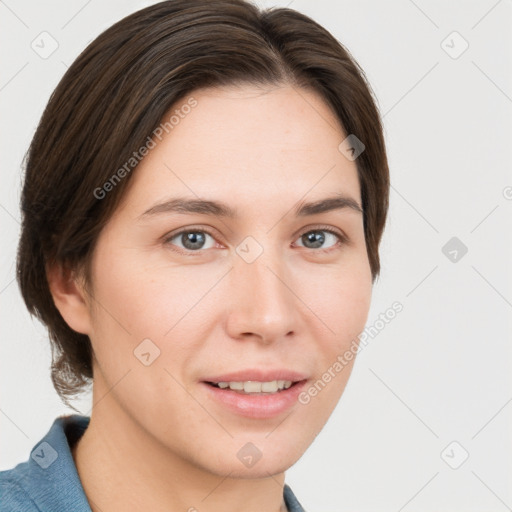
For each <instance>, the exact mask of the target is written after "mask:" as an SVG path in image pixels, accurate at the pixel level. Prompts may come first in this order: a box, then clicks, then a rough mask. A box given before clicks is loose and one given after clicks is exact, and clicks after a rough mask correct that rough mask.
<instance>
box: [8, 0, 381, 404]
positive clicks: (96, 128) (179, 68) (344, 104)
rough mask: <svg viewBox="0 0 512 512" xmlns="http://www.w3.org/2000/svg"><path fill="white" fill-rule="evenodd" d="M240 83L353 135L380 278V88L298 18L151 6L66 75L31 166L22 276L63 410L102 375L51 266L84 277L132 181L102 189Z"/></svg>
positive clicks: (218, 3) (282, 12)
mask: <svg viewBox="0 0 512 512" xmlns="http://www.w3.org/2000/svg"><path fill="white" fill-rule="evenodd" d="M245 83H247V84H261V85H273V84H283V83H285V84H290V85H292V86H297V87H301V88H309V89H312V90H314V91H316V92H317V93H318V94H319V95H320V96H321V97H322V98H323V99H324V101H325V102H326V104H327V105H329V106H330V107H331V109H332V110H333V112H334V113H335V114H336V116H337V118H338V119H339V121H340V123H341V125H342V126H343V128H344V129H345V132H346V134H347V135H348V134H353V135H355V136H356V137H357V138H358V139H359V140H361V141H362V142H363V144H364V145H365V150H364V152H363V153H361V154H360V155H359V157H358V158H357V160H356V164H357V171H358V177H359V183H360V187H361V200H362V206H363V211H364V214H363V215H364V232H365V240H366V245H367V251H368V258H369V263H370V267H371V272H372V280H373V281H375V278H376V277H377V275H378V274H379V271H380V262H379V253H378V247H379V243H380V239H381V236H382V232H383V230H384V225H385V221H386V215H387V210H388V196H389V171H388V163H387V157H386V150H385V144H384V137H383V132H382V124H381V119H380V115H379V112H378V109H377V107H376V103H375V100H374V95H373V91H372V90H371V87H370V85H369V84H368V82H367V79H366V77H365V74H364V72H363V70H362V69H361V68H360V67H359V65H358V64H357V62H356V61H355V60H354V58H353V57H352V56H351V55H350V53H349V52H348V50H346V49H345V48H344V47H343V46H342V45H341V44H340V43H339V42H338V41H337V40H336V39H335V38H334V37H333V36H332V35H331V34H330V33H329V32H328V31H327V30H325V29H324V28H323V27H321V26H320V25H319V24H317V23H316V22H315V21H313V20H312V19H310V18H308V17H307V16H305V15H303V14H301V13H298V12H296V11H294V10H292V9H287V8H270V9H267V10H260V9H258V8H257V7H256V6H255V5H253V4H251V3H249V2H246V1H244V0H214V1H211V0H193V1H191V0H170V1H165V2H161V3H158V4H156V5H153V6H151V7H147V8H145V9H143V10H140V11H138V12H136V13H134V14H132V15H130V16H128V17H126V18H124V19H122V20H121V21H119V22H117V23H116V24H114V25H113V26H112V27H110V28H109V29H107V30H106V31H105V32H103V33H102V34H101V35H100V36H98V37H97V38H96V39H95V40H94V41H93V42H92V43H91V44H90V45H89V46H88V47H87V48H86V49H85V50H84V51H83V52H82V53H81V55H80V56H79V57H78V58H77V59H76V60H75V62H74V63H73V64H72V65H71V66H70V67H69V69H68V70H67V72H66V73H65V75H64V77H63V78H62V80H61V81H60V83H59V84H58V86H57V88H56V89H55V91H54V93H53V94H52V96H51V98H50V100H49V102H48V105H47V106H46V109H45V111H44V113H43V116H42V118H41V120H40V123H39V125H38V127H37V130H36V133H35V135H34V137H33V140H32V142H31V145H30V148H29V151H28V154H27V158H26V166H25V177H24V185H23V191H22V198H21V209H22V230H21V237H20V241H19V247H18V256H17V278H18V283H19V286H20V289H21V293H22V296H23V299H24V300H25V303H26V305H27V308H28V310H29V311H30V313H31V314H33V315H36V316H37V317H38V318H39V319H40V320H41V321H42V322H43V323H44V324H45V325H46V326H47V327H48V332H49V338H50V342H51V347H52V367H51V377H52V382H53V385H54V387H55V389H56V391H57V393H58V394H59V396H60V397H61V399H62V400H63V401H64V402H65V403H67V404H68V405H69V402H68V400H67V399H68V398H70V397H72V396H73V395H76V394H77V393H79V392H80V391H82V390H83V388H84V387H85V386H86V385H87V384H89V383H90V381H91V379H92V377H93V375H92V348H91V343H90V340H89V337H88V336H86V335H84V334H80V333H77V332H75V331H74V330H72V329H71V328H70V327H69V326H68V325H67V324H66V322H65V321H64V319H63V318H62V316H61V315H60V313H59V311H58V310H57V308H56V307H55V304H54V302H53V298H52V295H51V292H50V289H49V285H48V280H47V274H46V268H47V265H48V264H49V263H59V264H63V265H66V266H69V267H70V268H72V269H79V268H85V269H87V268H88V262H90V257H91V255H92V252H93V250H94V246H95V242H96V240H97V238H98V235H99V233H100V231H101V230H102V228H103V226H104V225H105V224H106V222H107V221H108V219H109V218H110V216H111V214H112V213H113V212H114V210H115V209H116V207H117V205H118V204H119V201H120V199H121V197H122V195H123V191H125V190H126V187H127V185H128V183H129V182H130V178H131V176H132V175H133V172H130V173H124V174H126V175H123V179H122V180H119V182H116V184H115V186H114V187H111V190H109V193H108V194H105V197H102V198H100V199H99V198H98V192H97V191H98V187H102V186H103V185H104V184H105V183H106V182H107V181H108V180H109V179H110V178H111V177H112V175H113V172H115V171H116V170H118V169H120V168H121V167H122V166H123V164H125V163H126V162H127V161H129V159H130V158H131V157H132V154H133V152H134V151H135V150H136V149H138V148H139V147H141V146H143V145H144V144H145V142H146V141H147V140H148V137H149V136H150V135H151V134H152V133H153V131H154V130H155V129H156V128H157V127H158V125H159V124H160V123H161V120H162V118H163V116H164V115H165V114H166V112H168V109H169V108H170V107H171V106H172V105H174V104H176V103H177V102H178V101H181V100H183V99H184V98H186V97H187V95H190V94H191V93H192V92H193V91H194V90H196V89H199V88H205V87H213V86H223V85H236V84H245ZM340 142H341V141H340ZM95 191H96V193H95ZM85 275H86V276H88V272H86V273H85Z"/></svg>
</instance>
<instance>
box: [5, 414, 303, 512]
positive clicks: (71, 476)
mask: <svg viewBox="0 0 512 512" xmlns="http://www.w3.org/2000/svg"><path fill="white" fill-rule="evenodd" d="M89 420H90V418H89V417H88V416H80V415H78V414H71V415H68V416H59V417H58V418H56V419H55V421H54V422H53V424H52V426H51V428H50V430H49V431H48V433H47V434H46V435H45V436H44V437H43V438H42V439H41V440H40V441H39V442H38V443H37V444H36V445H35V446H34V448H33V449H32V451H31V452H30V457H29V459H28V460H27V461H26V462H21V463H20V464H18V465H17V466H16V467H14V468H12V469H9V470H7V471H0V512H8V511H9V512H60V511H62V512H91V508H90V506H89V503H88V501H87V497H86V496H85V492H84V489H83V487H82V483H81V482H80V478H79V476H78V472H77V470H76V466H75V461H74V459H73V455H72V454H71V448H70V446H73V445H74V443H75V442H76V441H77V440H78V439H79V438H80V437H81V436H82V434H83V433H84V432H85V429H86V428H87V426H88V425H89ZM283 496H284V501H285V503H286V506H287V507H288V510H289V512H305V511H304V509H303V508H302V506H301V504H300V503H299V502H298V501H297V498H296V497H295V495H294V494H293V492H292V490H291V489H290V487H289V486H288V485H286V484H285V485H284V490H283Z"/></svg>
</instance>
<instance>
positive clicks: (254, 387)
mask: <svg viewBox="0 0 512 512" xmlns="http://www.w3.org/2000/svg"><path fill="white" fill-rule="evenodd" d="M216 385H217V386H218V387H219V388H221V389H226V388H229V389H232V390H233V391H243V392H244V393H277V392H278V391H281V390H283V389H288V388H289V387H290V386H291V385H292V381H291V380H272V381H269V382H258V381H256V380H247V381H245V382H217V384H216Z"/></svg>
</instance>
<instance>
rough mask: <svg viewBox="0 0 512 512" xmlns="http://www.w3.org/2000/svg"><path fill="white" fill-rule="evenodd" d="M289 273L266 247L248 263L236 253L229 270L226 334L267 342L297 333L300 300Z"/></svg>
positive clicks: (281, 261) (284, 265) (280, 258)
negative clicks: (294, 290)
mask: <svg viewBox="0 0 512 512" xmlns="http://www.w3.org/2000/svg"><path fill="white" fill-rule="evenodd" d="M290 275H291V273H290V272H289V269H287V268H286V264H285V262H284V261H283V258H282V256H281V257H280V256H279V255H278V254H276V253H271V251H270V250H266V251H264V252H263V254H261V255H260V256H259V257H258V258H257V259H256V260H255V261H253V262H252V263H248V262H247V261H245V260H244V259H243V258H241V257H239V256H238V255H235V257H234V262H233V269H232V271H231V272H230V273H229V277H230V282H229V294H230V297H229V298H228V305H229V310H228V319H227V330H228V333H229V335H230V336H231V337H232V338H234V339H238V340H242V339H251V338H252V339H256V340H257V341H259V342H260V343H265V344H269V343H272V342H276V341H279V340H280V339H284V338H285V337H287V336H288V337H290V336H292V335H294V334H297V332H298V329H299V319H300V311H299V310H298V309H297V308H298V307H299V305H300V301H299V299H298V298H297V296H296V295H295V294H294V292H293V283H291V282H290V281H291V278H290Z"/></svg>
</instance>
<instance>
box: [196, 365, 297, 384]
mask: <svg viewBox="0 0 512 512" xmlns="http://www.w3.org/2000/svg"><path fill="white" fill-rule="evenodd" d="M304 379H307V376H306V375H304V374H303V373H299V372H295V371H292V370H287V369H285V368H282V369H276V370H262V369H258V368H252V369H247V370H239V371H237V372H230V373H224V374H222V375H215V376H212V377H207V378H205V379H203V380H204V382H214V383H218V382H246V381H248V380H252V381H259V382H272V381H273V380H290V381H292V382H298V381H301V380H304Z"/></svg>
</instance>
